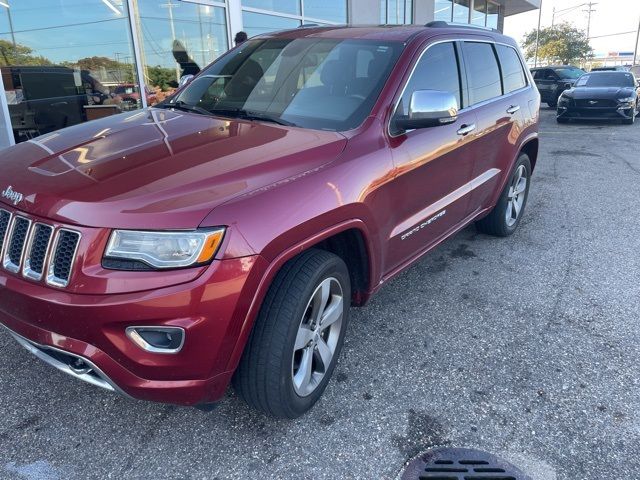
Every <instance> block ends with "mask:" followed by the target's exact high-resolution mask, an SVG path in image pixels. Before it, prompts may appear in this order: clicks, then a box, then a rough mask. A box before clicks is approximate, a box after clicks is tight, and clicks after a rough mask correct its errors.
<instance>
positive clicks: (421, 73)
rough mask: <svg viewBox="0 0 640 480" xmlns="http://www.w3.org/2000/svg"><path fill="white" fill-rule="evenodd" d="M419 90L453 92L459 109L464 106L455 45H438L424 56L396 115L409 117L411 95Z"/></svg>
mask: <svg viewBox="0 0 640 480" xmlns="http://www.w3.org/2000/svg"><path fill="white" fill-rule="evenodd" d="M417 90H440V91H444V92H451V93H452V94H453V95H454V96H455V97H456V100H457V101H458V107H459V108H460V107H461V106H462V99H461V95H460V73H459V69H458V59H457V56H456V50H455V47H454V45H453V43H438V44H436V45H433V46H431V47H429V48H428V49H427V51H426V52H425V53H424V55H422V58H420V60H419V61H418V64H417V65H416V68H415V70H414V71H413V73H412V75H411V78H410V79H409V81H408V82H407V86H406V88H405V90H404V93H403V94H402V98H401V100H400V103H399V105H398V109H397V110H396V115H401V116H407V115H409V103H410V102H411V95H412V94H413V92H415V91H417Z"/></svg>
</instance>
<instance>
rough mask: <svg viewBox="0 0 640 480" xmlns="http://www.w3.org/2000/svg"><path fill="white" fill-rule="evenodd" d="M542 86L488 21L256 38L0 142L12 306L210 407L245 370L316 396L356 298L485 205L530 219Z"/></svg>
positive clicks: (9, 319) (265, 405)
mask: <svg viewBox="0 0 640 480" xmlns="http://www.w3.org/2000/svg"><path fill="white" fill-rule="evenodd" d="M539 105H540V98H539V94H538V92H537V90H536V88H535V87H534V84H533V81H532V79H531V76H530V74H529V73H528V72H527V70H526V68H525V64H524V61H523V60H522V57H521V55H520V53H519V51H518V48H517V46H516V43H515V42H514V41H513V40H512V39H510V38H508V37H505V36H502V35H500V34H498V33H496V32H494V31H490V30H485V29H479V28H470V27H467V28H463V27H455V26H451V25H447V24H443V23H442V22H438V23H433V24H430V25H427V26H425V27H420V26H399V27H358V28H346V27H322V28H321V27H306V28H300V29H296V30H292V31H286V32H280V33H275V34H270V35H263V36H259V37H255V38H253V39H251V40H249V41H247V42H246V43H243V44H242V45H241V46H240V47H237V48H235V49H233V50H231V51H229V52H228V53H227V54H225V55H223V56H222V57H221V58H219V59H218V60H216V61H215V62H214V63H213V64H211V65H210V66H208V67H207V68H205V69H203V71H202V72H201V73H199V74H198V75H197V76H196V77H195V78H194V79H193V80H192V81H191V82H190V83H188V84H187V85H186V86H183V87H182V88H181V89H180V90H179V91H178V92H177V93H176V94H175V95H174V96H172V97H171V98H169V99H167V100H166V101H165V102H164V103H162V104H160V105H157V106H156V107H152V108H148V109H145V110H141V111H136V112H129V113H124V114H121V115H118V116H114V117H109V118H106V119H102V120H96V121H93V122H89V123H85V124H82V125H77V126H73V127H71V128H67V129H65V130H61V131H58V132H55V133H51V134H48V135H46V136H41V137H38V138H35V139H32V140H30V141H28V142H25V143H22V144H19V145H17V146H14V147H11V148H9V149H6V150H4V151H2V152H1V153H0V158H1V160H2V165H3V170H2V175H3V177H2V178H3V180H4V183H5V185H4V186H0V188H1V189H3V193H2V197H0V201H1V202H2V208H1V209H0V241H1V242H2V245H1V247H2V250H1V259H2V260H1V263H2V264H1V266H0V322H1V323H2V324H3V325H4V326H6V327H7V329H8V330H9V332H10V334H11V335H13V336H14V337H15V339H16V340H17V341H18V342H19V343H21V344H22V345H23V346H24V347H26V348H27V349H28V350H29V351H30V352H32V353H33V354H35V355H36V356H37V357H39V358H40V359H42V360H44V361H46V362H47V363H49V364H51V365H52V366H54V367H56V368H58V369H60V370H62V371H64V372H66V373H68V374H70V375H72V376H74V377H77V378H79V379H82V380H85V381H88V382H90V383H92V384H94V385H97V386H100V387H103V388H106V389H109V390H116V391H118V392H121V393H124V394H126V395H129V396H131V397H135V398H139V399H147V400H155V401H161V402H169V403H175V404H183V405H208V404H211V403H213V402H215V401H216V400H218V399H219V398H220V397H221V396H222V395H223V393H224V392H225V389H226V388H227V386H228V384H229V383H230V382H231V381H232V380H233V383H234V385H235V388H236V389H237V391H238V393H239V394H240V395H241V397H242V398H244V399H245V400H246V401H247V402H248V403H249V404H250V405H252V406H253V407H255V408H257V409H259V410H262V411H264V412H267V413H268V414H271V415H274V416H280V417H290V418H292V417H296V416H299V415H301V414H302V413H304V412H305V411H307V410H308V409H309V408H311V407H312V406H313V404H314V403H315V402H316V401H317V400H318V398H319V397H320V395H321V394H322V392H323V390H324V389H325V387H326V386H327V383H328V382H329V379H330V377H331V374H332V372H333V371H334V369H335V366H336V362H337V359H338V356H339V353H340V349H341V347H342V344H343V341H344V335H345V331H346V330H347V322H348V317H349V308H350V307H351V306H352V305H356V306H357V305H363V304H365V303H366V302H367V300H368V299H369V298H370V296H371V295H372V294H373V293H375V292H376V291H377V290H378V289H380V287H381V286H382V285H383V284H384V283H385V282H386V281H388V280H389V279H391V278H392V277H394V276H395V275H397V274H398V273H399V272H401V271H402V270H404V269H405V268H407V267H408V266H409V265H411V264H412V263H414V262H415V261H417V260H418V259H419V258H420V257H421V256H422V255H424V254H425V253H427V252H428V251H429V250H432V249H433V248H434V247H436V245H438V244H439V243H441V242H443V241H444V240H445V239H446V238H448V237H450V236H451V235H453V234H455V233H456V232H457V231H459V230H460V229H462V228H464V227H465V226H466V225H469V224H470V223H475V224H476V225H477V228H478V229H479V230H480V231H481V232H485V233H488V234H492V235H498V236H507V235H510V234H512V233H513V232H514V230H515V229H516V228H517V227H518V224H519V222H520V220H521V219H522V215H523V212H524V208H525V205H526V202H527V194H528V192H529V186H530V179H531V173H532V171H533V168H534V166H535V162H536V158H537V152H538V135H537V128H538V109H539ZM15 374H16V375H21V374H23V372H21V371H17V372H15ZM47 381H52V380H51V379H49V380H47ZM52 383H53V381H52ZM55 388H56V387H55V386H54V385H52V390H55Z"/></svg>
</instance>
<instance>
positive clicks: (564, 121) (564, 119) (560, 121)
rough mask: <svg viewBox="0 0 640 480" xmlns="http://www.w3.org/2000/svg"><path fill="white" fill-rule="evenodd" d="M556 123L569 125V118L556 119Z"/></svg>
mask: <svg viewBox="0 0 640 480" xmlns="http://www.w3.org/2000/svg"><path fill="white" fill-rule="evenodd" d="M556 122H558V123H569V119H568V118H562V117H556Z"/></svg>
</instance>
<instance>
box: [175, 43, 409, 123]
mask: <svg viewBox="0 0 640 480" xmlns="http://www.w3.org/2000/svg"><path fill="white" fill-rule="evenodd" d="M402 48H403V45H402V44H401V43H400V42H378V41H366V40H339V39H319V38H298V39H281V38H271V39H256V40H249V41H248V42H246V43H245V44H243V45H242V47H241V48H239V49H236V50H234V51H232V52H230V53H229V54H227V55H225V56H223V57H221V58H220V59H219V60H218V61H216V62H214V63H213V64H212V65H211V66H210V67H209V68H207V69H206V70H205V71H203V72H202V73H201V74H200V75H199V76H198V77H196V78H195V79H194V80H193V82H192V83H191V84H190V85H189V86H188V87H186V88H185V89H184V90H183V91H181V92H180V93H179V94H178V95H177V96H175V97H173V98H171V99H170V100H169V101H168V102H167V103H166V104H165V106H170V107H171V106H175V107H177V108H185V109H189V108H191V109H192V110H198V111H199V112H200V113H203V114H211V115H220V116H228V117H235V116H237V117H245V118H250V117H252V118H256V119H262V120H265V121H274V122H276V123H285V124H292V125H295V126H300V127H305V128H313V129H322V130H332V131H344V130H349V129H352V128H355V127H357V126H358V125H360V124H361V123H362V121H363V120H364V119H365V118H366V116H367V115H368V114H369V113H370V112H371V108H372V107H373V104H374V103H375V101H376V100H377V98H378V95H379V94H380V91H381V90H382V87H383V86H384V83H385V81H386V79H387V78H388V75H389V73H390V72H391V69H392V68H393V66H394V65H395V63H396V60H397V59H398V56H399V55H400V52H401V51H402Z"/></svg>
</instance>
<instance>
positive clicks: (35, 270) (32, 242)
mask: <svg viewBox="0 0 640 480" xmlns="http://www.w3.org/2000/svg"><path fill="white" fill-rule="evenodd" d="M52 236H53V227H52V226H51V225H46V224H44V223H36V224H34V226H33V228H32V229H31V236H30V238H29V242H28V245H27V253H26V255H25V258H24V266H23V267H22V274H23V275H24V276H25V277H27V278H30V279H32V280H40V279H41V278H42V274H43V273H44V267H45V263H46V260H47V254H48V253H49V244H50V243H51V238H52Z"/></svg>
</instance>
